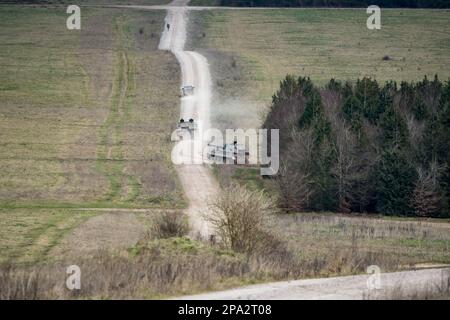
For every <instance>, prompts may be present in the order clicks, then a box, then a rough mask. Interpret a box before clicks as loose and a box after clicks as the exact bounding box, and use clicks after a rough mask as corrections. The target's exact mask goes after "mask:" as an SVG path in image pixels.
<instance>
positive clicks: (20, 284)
mask: <svg viewBox="0 0 450 320" xmlns="http://www.w3.org/2000/svg"><path fill="white" fill-rule="evenodd" d="M0 214H2V213H1V212H0ZM71 216H72V218H71V219H70V220H68V221H64V219H63V217H64V214H62V213H56V212H52V211H47V212H45V211H40V212H37V211H36V212H35V214H34V215H29V213H28V212H21V211H18V212H16V214H15V215H14V218H12V217H11V216H9V215H6V216H5V217H6V220H3V218H4V217H2V223H6V224H7V225H8V229H7V230H8V237H7V238H6V239H2V242H1V243H2V247H1V250H2V252H6V253H7V254H8V255H9V257H11V258H14V259H18V258H19V257H20V258H21V259H22V260H21V261H24V262H26V261H33V260H32V259H38V260H37V261H42V256H43V253H45V252H49V251H50V250H51V249H52V248H53V247H54V246H53V245H52V243H54V242H55V240H56V239H59V238H61V236H62V235H64V234H65V233H67V231H68V230H70V229H71V226H72V225H73V223H76V222H77V220H84V219H86V218H88V217H90V216H91V213H88V212H86V213H83V212H72V214H71ZM66 217H68V216H66ZM141 218H142V219H144V220H143V222H144V221H145V224H146V225H147V226H150V224H149V221H150V220H148V216H147V217H141ZM11 219H13V221H11ZM5 221H6V222H5ZM274 223H275V225H276V226H275V227H274V229H273V231H275V232H276V233H278V237H279V239H281V240H282V241H285V242H286V244H287V246H288V248H289V250H290V252H292V253H293V258H287V257H286V256H285V255H284V253H283V252H281V251H280V252H279V251H276V252H273V253H272V254H271V255H269V256H267V255H261V254H256V255H254V256H246V255H245V254H240V253H236V252H234V251H231V250H224V249H223V248H221V247H219V246H213V245H210V244H208V243H205V242H198V241H194V240H191V239H188V238H185V237H173V238H167V239H156V238H154V236H153V235H152V234H151V233H150V234H148V236H145V237H143V238H142V239H141V240H140V241H138V242H137V244H135V245H133V246H130V247H128V249H126V250H115V251H113V252H114V254H110V253H105V252H104V251H95V252H90V254H87V253H86V252H85V253H84V254H81V255H76V256H75V257H71V258H69V259H67V257H66V258H65V259H63V260H55V259H53V260H52V261H51V263H46V264H40V265H39V266H37V267H36V266H31V265H29V266H22V267H19V268H17V267H13V268H12V269H9V268H8V267H5V266H2V265H1V264H0V287H2V288H6V289H7V290H4V291H2V290H0V298H2V299H6V298H23V297H27V298H52V299H54V298H68V299H78V298H96V299H105V298H107V299H119V298H122V299H123V298H146V299H160V298H166V297H171V296H178V295H184V294H194V293H201V292H207V291H214V290H223V289H229V288H233V287H237V286H242V285H248V284H255V283H264V282H271V281H281V280H290V279H300V278H317V277H330V276H342V275H352V274H363V273H365V272H366V268H367V267H368V266H370V265H378V266H379V267H380V268H381V271H382V272H391V271H396V270H411V269H413V268H422V267H432V266H436V265H437V264H442V263H447V264H448V263H450V250H449V249H450V248H449V246H450V236H449V225H448V223H445V222H442V221H441V222H439V221H426V222H425V221H422V222H418V221H408V220H398V219H380V218H377V219H373V218H368V217H356V218H351V217H346V216H338V215H334V214H301V215H282V216H277V217H276V219H275V221H274ZM23 225H27V226H28V227H27V228H23ZM10 246H12V247H10ZM73 263H76V264H77V265H78V266H80V268H81V269H82V270H83V285H82V290H81V291H79V292H70V291H68V290H65V289H64V284H65V272H64V271H65V267H66V266H67V265H69V264H73ZM24 287H26V288H27V290H28V291H26V290H25V291H24V290H23V288H24ZM14 293H15V294H18V296H14ZM21 294H22V295H21Z"/></svg>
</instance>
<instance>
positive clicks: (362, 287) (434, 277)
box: [180, 269, 450, 300]
mask: <svg viewBox="0 0 450 320" xmlns="http://www.w3.org/2000/svg"><path fill="white" fill-rule="evenodd" d="M448 272H450V269H430V270H420V271H408V272H397V273H386V274H381V278H380V289H378V290H377V289H373V290H369V289H368V286H367V281H368V278H369V276H368V275H363V276H351V277H341V278H329V279H312V280H299V281H290V282H278V283H269V284H262V285H254V286H248V287H243V288H239V289H233V290H229V291H222V292H215V293H209V294H202V295H196V296H186V297H182V298H180V300H362V299H387V298H391V296H390V295H392V293H393V292H398V290H400V291H401V292H402V294H405V293H408V292H410V293H416V292H420V290H427V289H434V288H437V287H439V286H440V285H442V281H445V279H446V276H448V274H449V273H448Z"/></svg>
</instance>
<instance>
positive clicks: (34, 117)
mask: <svg viewBox="0 0 450 320" xmlns="http://www.w3.org/2000/svg"><path fill="white" fill-rule="evenodd" d="M164 16H165V12H164V11H144V12H141V11H134V10H130V11H126V10H120V11H119V10H115V9H95V8H89V9H86V8H83V11H82V30H81V31H69V30H67V29H66V21H65V20H66V17H67V15H66V13H65V11H64V10H61V8H60V7H52V6H47V7H22V6H0V41H1V43H2V50H1V52H0V101H1V102H0V155H1V156H0V168H1V172H0V216H1V218H0V220H1V223H0V263H20V264H33V263H37V262H43V261H49V260H52V259H54V258H58V257H57V256H56V255H55V254H54V251H53V250H54V249H55V248H56V247H58V246H59V244H60V243H61V242H62V241H63V239H65V238H66V236H68V235H69V234H71V233H72V231H73V230H75V229H76V228H77V227H78V226H79V225H81V224H83V223H85V222H87V221H90V220H89V219H90V218H94V217H95V219H97V216H103V214H104V213H105V212H101V211H95V210H91V211H89V210H88V211H82V210H77V208H93V209H95V208H103V207H104V208H177V207H178V208H180V207H184V206H185V200H184V196H183V192H182V190H181V187H180V185H179V182H178V179H177V176H176V174H175V172H174V169H173V167H172V164H171V161H170V151H171V143H170V134H171V132H172V127H174V124H175V123H176V121H177V119H178V114H179V98H178V83H179V77H180V74H179V68H178V64H177V62H176V59H175V58H174V57H173V56H172V55H171V54H168V53H165V52H161V51H159V50H157V45H158V42H159V35H160V33H161V30H162V29H163V27H164V22H163V20H164ZM117 216H119V214H117ZM136 216H137V218H138V219H139V221H141V220H142V219H141V218H140V217H139V214H136ZM128 218H129V219H128ZM102 219H103V218H98V220H95V221H97V223H98V224H99V225H102V224H103V223H104V222H105V221H106V224H105V230H99V229H95V230H96V232H97V233H99V234H98V236H99V239H98V240H99V243H100V242H101V237H102V236H103V233H105V235H108V234H109V233H108V232H109V231H110V230H106V229H107V228H108V227H110V224H111V222H109V220H108V218H105V219H103V220H102ZM114 219H115V218H114ZM117 219H118V220H114V221H116V222H118V223H119V224H121V223H124V224H125V223H127V222H129V221H128V220H131V222H130V223H134V225H139V221H134V220H133V219H134V217H131V216H130V217H129V216H127V217H125V219H122V218H120V216H119V218H117ZM121 219H122V220H121ZM127 219H128V220H127ZM114 221H113V222H114ZM108 223H110V224H108ZM116 224H117V223H116ZM87 226H88V227H89V226H90V227H92V226H91V225H89V224H88V225H87ZM110 229H111V228H110ZM112 230H115V229H112ZM124 230H125V231H127V229H126V226H125V227H124ZM87 231H90V230H87ZM130 231H135V230H130ZM86 239H88V240H92V239H89V238H86ZM96 240H97V239H94V242H95V241H96ZM82 242H83V241H81V242H80V243H79V244H80V246H82V245H83V243H82Z"/></svg>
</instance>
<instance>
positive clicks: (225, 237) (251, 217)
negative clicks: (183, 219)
mask: <svg viewBox="0 0 450 320" xmlns="http://www.w3.org/2000/svg"><path fill="white" fill-rule="evenodd" d="M210 207H211V212H210V213H209V214H208V215H205V219H206V220H207V221H209V222H210V223H211V224H212V225H213V226H214V228H215V229H216V231H217V235H218V237H219V238H220V239H221V241H222V243H223V245H224V246H225V247H226V248H228V249H231V250H234V251H236V252H242V253H252V252H254V250H255V249H256V248H257V247H258V245H259V244H260V243H262V242H264V240H265V237H266V233H265V232H264V231H265V230H267V227H268V225H269V219H270V216H271V215H272V214H273V213H274V211H275V208H276V207H275V205H274V203H273V202H272V201H271V200H270V199H268V198H267V196H266V195H264V194H263V193H262V192H259V191H250V190H248V189H247V188H245V187H242V186H239V185H237V184H232V185H231V186H230V187H228V188H227V189H226V190H224V192H222V194H221V195H220V196H219V198H218V199H217V200H216V201H215V202H213V203H212V204H211V205H210Z"/></svg>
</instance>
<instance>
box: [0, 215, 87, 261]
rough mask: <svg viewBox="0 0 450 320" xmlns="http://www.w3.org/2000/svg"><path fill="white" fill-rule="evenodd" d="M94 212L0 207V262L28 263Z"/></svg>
mask: <svg viewBox="0 0 450 320" xmlns="http://www.w3.org/2000/svg"><path fill="white" fill-rule="evenodd" d="M94 215H95V213H93V212H88V211H72V210H69V209H34V210H29V209H0V263H14V264H24V263H25V264H31V263H36V262H39V261H42V260H44V259H48V253H49V252H50V250H51V249H52V248H54V247H55V246H56V245H57V244H58V243H59V242H60V241H61V240H62V239H63V238H64V236H66V235H67V234H69V233H70V232H71V231H72V230H73V229H74V228H75V227H77V226H78V225H80V224H82V223H83V222H85V221H86V220H87V219H89V218H90V217H93V216H94Z"/></svg>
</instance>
